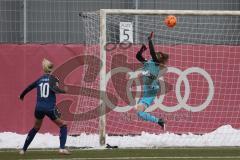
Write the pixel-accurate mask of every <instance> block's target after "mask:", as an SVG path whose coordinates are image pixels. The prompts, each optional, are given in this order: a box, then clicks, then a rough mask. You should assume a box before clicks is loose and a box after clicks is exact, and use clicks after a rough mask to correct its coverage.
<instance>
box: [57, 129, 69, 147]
mask: <svg viewBox="0 0 240 160" xmlns="http://www.w3.org/2000/svg"><path fill="white" fill-rule="evenodd" d="M59 139H60V148H61V149H64V148H65V144H66V140H67V126H66V125H63V126H62V127H60V135H59Z"/></svg>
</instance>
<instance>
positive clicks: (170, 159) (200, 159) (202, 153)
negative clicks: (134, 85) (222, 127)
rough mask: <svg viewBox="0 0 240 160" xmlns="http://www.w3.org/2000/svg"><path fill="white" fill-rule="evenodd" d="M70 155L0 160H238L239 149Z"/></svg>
mask: <svg viewBox="0 0 240 160" xmlns="http://www.w3.org/2000/svg"><path fill="white" fill-rule="evenodd" d="M71 153H72V154H71V155H59V154H58V152H57V149H56V150H54V149H49V150H29V151H28V152H27V153H26V154H25V155H19V154H18V150H13V149H11V150H8V149H2V150H0V160H17V159H39V160H41V159H45V160H50V159H57V160H64V159H69V160H72V159H76V160H77V159H79V160H111V159H113V160H125V159H129V160H137V159H140V160H141V159H142V160H153V159H154V160H156V159H163V160H174V159H176V160H177V159H180V160H185V159H186V160H205V159H211V160H220V159H221V160H225V159H226V160H236V159H239V160H240V148H237V147H228V148H223V147H220V148H159V149H103V150H93V149H91V150H90V149H72V150H71Z"/></svg>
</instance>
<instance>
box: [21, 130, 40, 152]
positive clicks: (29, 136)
mask: <svg viewBox="0 0 240 160" xmlns="http://www.w3.org/2000/svg"><path fill="white" fill-rule="evenodd" d="M37 132H38V130H36V129H35V128H32V129H31V130H30V131H29V132H28V136H27V138H26V140H25V143H24V146H23V150H24V151H26V150H27V148H28V146H29V145H30V143H31V142H32V140H33V138H34V137H35V135H36V133H37Z"/></svg>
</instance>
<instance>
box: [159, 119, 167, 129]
mask: <svg viewBox="0 0 240 160" xmlns="http://www.w3.org/2000/svg"><path fill="white" fill-rule="evenodd" d="M158 124H159V126H161V127H162V129H163V130H165V127H166V124H165V122H164V120H163V119H161V118H160V119H159V120H158Z"/></svg>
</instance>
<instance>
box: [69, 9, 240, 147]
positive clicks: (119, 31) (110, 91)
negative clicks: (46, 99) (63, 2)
mask: <svg viewBox="0 0 240 160" xmlns="http://www.w3.org/2000/svg"><path fill="white" fill-rule="evenodd" d="M100 13H101V14H100ZM239 13H240V12H238V11H233V12H230V11H219V12H218V11H160V10H156V11H154V10H151V11H150V10H149V11H147V10H101V11H100V12H83V13H81V14H80V20H81V21H83V22H84V32H85V36H86V52H85V55H88V56H90V55H91V56H95V57H97V58H98V59H99V60H100V61H101V64H100V63H97V62H96V66H99V65H101V67H102V68H101V71H100V72H99V74H98V75H97V77H96V78H95V81H94V82H87V81H84V80H83V81H82V82H81V85H83V86H86V87H88V88H95V89H97V90H101V93H100V91H99V97H100V98H99V99H96V98H95V99H94V98H92V96H91V94H95V93H91V94H90V96H89V97H86V96H80V97H79V99H78V105H77V108H76V112H87V111H89V110H93V109H94V108H96V107H98V108H99V110H98V111H97V112H94V114H96V115H98V116H93V118H89V119H87V120H86V121H81V122H79V121H77V120H76V121H74V123H73V125H72V126H71V128H70V129H71V131H72V132H73V131H74V132H84V133H87V134H88V133H89V134H95V136H93V137H92V138H91V139H89V140H84V141H87V142H86V143H90V142H92V141H94V140H95V141H99V137H98V136H97V135H99V134H100V137H101V138H100V141H101V143H102V144H104V143H108V138H107V139H106V142H105V134H106V135H107V136H108V137H109V136H119V135H121V136H126V135H141V134H143V133H152V134H157V135H158V134H160V136H161V134H162V133H164V131H163V130H162V129H161V128H160V127H159V126H158V125H156V124H153V123H150V122H145V121H142V120H141V119H139V118H138V116H137V113H136V111H135V110H134V105H135V104H136V103H137V101H138V99H139V98H140V97H141V95H142V82H141V80H140V79H138V78H137V77H136V74H134V72H136V71H137V70H140V69H141V67H142V64H141V63H140V62H138V61H137V60H136V53H137V51H138V50H139V49H140V48H141V45H142V44H146V46H147V47H148V41H147V37H148V36H149V34H150V32H152V31H153V32H154V38H153V42H154V46H155V50H156V51H161V52H164V53H168V54H169V56H170V59H169V62H168V70H167V71H166V73H165V74H164V76H162V77H160V84H161V89H160V92H159V93H158V95H157V97H156V98H155V100H154V103H153V105H152V106H150V107H149V108H148V109H147V110H146V111H147V112H151V113H152V114H153V115H154V116H156V117H162V118H164V119H165V120H166V122H167V127H166V131H165V132H168V133H175V134H185V133H193V134H205V133H209V132H212V131H214V130H216V129H217V128H219V127H221V126H223V125H231V126H232V127H233V128H239V127H240V119H239V116H240V106H239V104H240V83H239V82H240V76H239V75H240V63H239V62H240V54H239V53H240V46H239V44H240V41H239V40H240V34H239V33H240V18H239V15H240V14H239ZM170 14H172V15H175V16H176V17H177V25H176V26H175V27H174V28H168V27H167V26H166V25H165V24H164V18H165V17H166V16H167V15H170ZM143 56H144V57H145V58H146V59H149V58H150V54H149V49H148V50H147V51H145V52H144V53H143ZM96 68H98V67H96ZM86 71H87V70H86ZM92 76H95V74H92ZM100 99H101V100H100ZM99 104H102V105H101V106H99ZM226 134H228V135H230V134H232V133H228V131H226V132H224V133H222V135H221V136H225V135H226ZM232 136H234V135H232ZM211 138H212V139H211ZM211 138H210V139H208V141H211V140H214V139H215V138H216V137H214V136H213V137H211ZM101 139H102V140H101ZM231 140H232V139H229V141H231ZM168 141H169V139H168V138H167V137H165V136H164V140H163V144H162V145H164V142H166V143H167V142H168ZM196 141H197V139H196ZM80 143H82V142H80ZM126 143H127V142H126ZM176 143H178V142H176ZM229 143H231V142H229ZM160 145H161V144H160ZM183 145H184V144H183Z"/></svg>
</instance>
